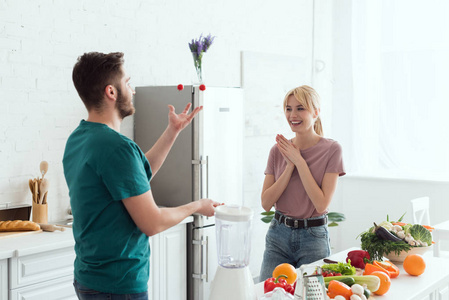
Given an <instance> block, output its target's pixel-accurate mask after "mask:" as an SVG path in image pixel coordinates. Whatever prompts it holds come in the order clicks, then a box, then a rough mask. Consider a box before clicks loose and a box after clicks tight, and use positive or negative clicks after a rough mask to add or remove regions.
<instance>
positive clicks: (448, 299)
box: [436, 284, 449, 300]
mask: <svg viewBox="0 0 449 300" xmlns="http://www.w3.org/2000/svg"><path fill="white" fill-rule="evenodd" d="M436 300H449V284H446V285H445V286H443V287H440V288H439V289H438V292H437V297H436Z"/></svg>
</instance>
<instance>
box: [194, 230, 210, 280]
mask: <svg viewBox="0 0 449 300" xmlns="http://www.w3.org/2000/svg"><path fill="white" fill-rule="evenodd" d="M192 244H194V245H198V246H200V247H201V258H202V259H205V265H206V267H205V269H206V270H201V273H200V274H195V273H193V274H192V277H193V278H195V279H200V280H203V279H205V280H206V282H209V237H208V236H206V240H193V241H192ZM204 246H206V251H205V252H206V253H204V250H203V249H204V248H203V247H204ZM202 265H203V264H202ZM204 271H205V272H204Z"/></svg>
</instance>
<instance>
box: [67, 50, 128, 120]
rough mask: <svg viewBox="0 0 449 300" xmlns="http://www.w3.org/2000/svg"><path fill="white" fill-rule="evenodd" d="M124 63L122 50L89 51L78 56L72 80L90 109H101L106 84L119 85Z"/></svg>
mask: <svg viewBox="0 0 449 300" xmlns="http://www.w3.org/2000/svg"><path fill="white" fill-rule="evenodd" d="M123 63H124V59H123V53H122V52H113V53H109V54H104V53H99V52H89V53H84V54H83V55H82V56H80V57H78V61H77V62H76V64H75V66H74V67H73V72H72V80H73V83H74V85H75V88H76V90H77V92H78V95H79V96H80V98H81V100H83V102H84V105H85V106H86V108H87V110H88V111H90V110H91V109H96V110H99V111H100V110H101V107H102V102H103V94H104V89H105V87H106V86H108V85H109V84H112V85H114V86H116V87H119V85H120V79H121V78H122V76H123V71H122V68H121V67H122V66H123Z"/></svg>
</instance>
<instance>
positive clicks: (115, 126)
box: [63, 52, 218, 299]
mask: <svg viewBox="0 0 449 300" xmlns="http://www.w3.org/2000/svg"><path fill="white" fill-rule="evenodd" d="M123 64H124V59H123V53H119V52H117V53H109V54H103V53H98V52H91V53H85V54H84V55H82V56H80V57H79V58H78V61H77V63H76V64H75V66H74V68H73V74H72V76H73V82H74V85H75V88H76V90H77V91H78V94H79V96H80V98H81V100H82V101H83V102H84V105H85V106H86V108H87V111H88V118H87V120H82V121H81V123H80V124H79V126H78V127H77V128H76V129H75V130H74V131H73V133H72V134H71V135H70V137H69V139H68V141H67V144H66V147H65V151H64V158H63V166H64V175H65V178H66V181H67V185H68V187H69V195H70V204H71V208H72V213H73V220H74V221H73V236H74V238H75V252H76V259H75V272H74V276H75V280H74V286H75V290H76V293H77V296H78V298H79V299H147V298H148V293H147V284H148V279H149V267H150V266H149V255H150V247H149V243H148V236H152V235H154V234H157V233H159V232H161V231H164V230H166V229H168V228H170V227H172V226H174V225H176V224H178V223H179V222H181V221H182V220H183V219H184V218H186V217H187V216H189V215H191V214H193V213H200V214H203V215H206V216H212V215H213V214H214V207H215V206H217V205H218V203H216V202H214V201H212V200H210V199H201V200H198V201H194V202H191V203H189V204H186V205H182V206H179V207H171V208H159V207H158V206H157V205H156V203H155V202H154V199H153V196H152V193H151V188H150V184H149V181H150V179H151V177H152V176H155V174H156V173H157V171H158V170H159V168H160V167H161V165H162V163H163V162H164V160H165V158H166V157H167V154H168V152H169V151H170V149H171V147H172V145H173V143H174V141H175V140H176V138H177V136H178V134H179V132H180V131H181V130H183V129H184V128H185V127H186V126H187V125H189V124H190V122H191V121H192V119H193V118H194V117H195V115H196V114H197V113H198V112H199V111H200V110H201V109H202V107H197V108H195V109H194V110H193V111H192V112H191V113H188V112H189V110H190V106H191V104H189V105H187V107H186V108H185V109H184V111H183V112H182V113H180V114H176V113H175V109H174V107H173V106H172V105H169V106H168V110H169V111H168V117H169V122H168V126H167V128H166V130H165V131H164V133H163V134H162V135H161V137H160V138H159V139H158V141H157V142H156V143H155V145H154V146H153V147H152V148H151V149H150V150H149V151H148V152H146V153H143V152H142V150H141V149H140V148H139V147H138V146H137V145H136V143H134V142H133V141H132V140H130V139H129V138H127V137H126V136H124V135H122V134H120V125H121V122H122V120H123V119H124V118H125V117H126V116H129V115H132V114H133V113H134V106H133V104H132V96H133V94H134V93H135V92H134V90H133V89H132V87H131V86H130V83H129V80H130V77H129V76H127V74H126V72H125V70H124V67H123ZM148 130H151V128H148ZM125 297H126V298H125Z"/></svg>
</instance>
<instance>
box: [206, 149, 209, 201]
mask: <svg viewBox="0 0 449 300" xmlns="http://www.w3.org/2000/svg"><path fill="white" fill-rule="evenodd" d="M206 198H209V156H208V155H206Z"/></svg>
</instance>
